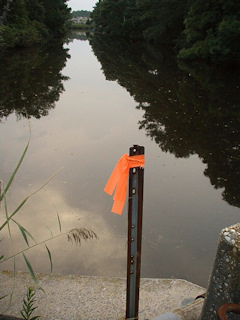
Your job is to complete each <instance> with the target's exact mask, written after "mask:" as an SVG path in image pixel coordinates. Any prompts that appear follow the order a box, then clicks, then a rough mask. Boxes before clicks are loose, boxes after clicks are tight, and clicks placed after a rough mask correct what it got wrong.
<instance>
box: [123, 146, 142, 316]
mask: <svg viewBox="0 0 240 320" xmlns="http://www.w3.org/2000/svg"><path fill="white" fill-rule="evenodd" d="M140 154H144V147H142V146H137V145H134V146H133V147H132V148H130V152H129V155H130V156H134V155H140ZM143 177H144V169H143V168H140V167H139V168H132V169H130V172H129V200H128V257H127V303H126V318H127V319H138V305H139V287H140V269H141V245H142V213H143Z"/></svg>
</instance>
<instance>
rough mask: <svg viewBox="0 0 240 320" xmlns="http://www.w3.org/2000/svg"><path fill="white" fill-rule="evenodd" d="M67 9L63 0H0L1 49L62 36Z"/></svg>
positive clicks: (40, 42)
mask: <svg viewBox="0 0 240 320" xmlns="http://www.w3.org/2000/svg"><path fill="white" fill-rule="evenodd" d="M70 10H71V9H70V8H68V6H67V0H1V1H0V23H1V33H0V43H1V48H2V49H6V48H14V47H29V46H32V45H36V44H43V43H47V42H48V41H49V40H50V39H52V38H53V37H55V38H56V37H57V38H60V37H62V36H63V35H64V34H65V32H66V30H67V23H68V20H69V17H70Z"/></svg>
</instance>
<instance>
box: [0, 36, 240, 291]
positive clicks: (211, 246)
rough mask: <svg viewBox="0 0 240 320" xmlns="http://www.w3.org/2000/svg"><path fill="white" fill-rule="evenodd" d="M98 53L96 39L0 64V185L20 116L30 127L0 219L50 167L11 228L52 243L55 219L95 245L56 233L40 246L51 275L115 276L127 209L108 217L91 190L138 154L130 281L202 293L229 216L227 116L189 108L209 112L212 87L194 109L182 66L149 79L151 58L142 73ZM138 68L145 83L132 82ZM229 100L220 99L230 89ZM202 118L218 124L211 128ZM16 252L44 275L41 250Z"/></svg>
mask: <svg viewBox="0 0 240 320" xmlns="http://www.w3.org/2000/svg"><path fill="white" fill-rule="evenodd" d="M108 45H109V44H108ZM110 47H111V46H110ZM67 48H68V49H69V51H67V50H66V49H67ZM103 48H104V46H103ZM103 48H99V43H97V42H96V43H92V46H91V45H90V44H89V42H88V41H81V40H74V41H73V42H70V43H68V44H66V45H64V49H62V48H61V47H59V48H52V49H51V50H50V51H48V52H42V53H41V54H39V53H38V52H35V51H33V52H29V51H28V53H26V52H23V53H21V55H19V54H18V55H13V58H11V59H12V60H11V61H10V62H9V60H8V59H10V58H8V59H7V60H6V61H5V62H4V63H5V69H4V71H3V74H2V78H3V81H2V83H3V85H2V87H3V89H2V111H1V116H2V123H1V137H2V141H1V179H2V180H3V181H4V182H5V183H6V181H7V180H8V179H9V177H10V175H11V173H12V172H13V170H14V168H15V166H16V164H17V162H18V159H19V158H20V156H21V154H22V152H23V150H24V148H25V146H26V144H27V142H28V139H29V128H28V121H27V120H26V118H25V117H24V116H23V115H24V114H25V109H24V108H27V110H28V115H29V117H30V121H29V122H30V126H31V137H30V146H29V149H28V151H27V154H26V157H25V159H24V161H23V163H22V165H21V168H20V170H19V172H18V173H17V175H16V178H15V180H14V183H13V184H12V186H11V188H10V190H9V192H8V197H7V201H8V212H9V214H10V213H11V212H12V211H13V210H14V209H15V208H16V207H17V206H18V204H19V203H20V202H21V201H22V200H23V199H24V198H25V197H26V196H27V195H29V194H31V193H32V192H34V191H35V190H37V189H38V188H40V187H41V186H42V185H44V183H45V182H46V181H48V179H49V178H50V177H51V176H52V175H53V174H54V173H55V172H56V171H58V170H59V169H61V170H60V172H58V174H57V175H56V176H55V177H54V178H53V179H52V180H51V181H49V182H48V183H47V185H46V186H45V187H44V188H42V189H41V190H40V191H39V192H37V193H36V194H34V195H33V196H32V197H30V199H29V200H28V201H27V203H26V204H25V206H24V207H23V208H22V209H21V210H20V213H18V214H17V215H16V216H15V218H16V220H17V221H18V222H20V223H21V224H22V225H23V226H24V227H25V228H26V229H27V230H28V231H29V232H31V234H32V235H33V236H34V238H35V239H36V240H37V241H42V240H44V239H46V238H49V237H51V232H52V233H53V234H54V235H57V234H59V224H58V220H57V214H58V215H59V217H60V220H61V226H62V232H67V231H69V230H71V229H73V228H76V227H84V228H87V229H89V230H93V231H94V232H96V234H97V235H98V237H99V239H98V240H93V241H87V242H84V241H82V243H81V246H76V245H74V244H71V242H68V241H67V237H66V235H63V236H61V237H58V238H56V239H54V240H51V241H49V242H47V246H48V248H49V249H50V251H51V254H52V260H53V272H54V273H61V274H81V275H96V276H121V277H122V276H126V256H127V208H126V207H125V210H124V212H123V215H122V216H118V215H115V214H113V213H111V207H112V203H113V201H112V198H111V197H110V196H108V195H107V194H105V193H104V191H103V189H104V187H105V184H106V182H107V180H108V178H109V176H110V174H111V172H112V170H113V168H114V166H115V165H116V163H117V161H118V160H119V159H120V157H121V156H122V155H123V154H124V153H127V152H128V150H129V147H130V146H132V145H133V144H139V145H143V146H145V152H146V167H145V181H144V208H143V210H144V213H143V244H142V268H141V276H142V277H151V278H162V277H164V278H171V277H176V278H183V279H186V280H189V281H192V282H194V283H197V284H199V285H202V286H206V285H207V281H208V276H209V273H210V271H211V266H212V263H213V259H214V256H215V252H216V248H217V243H218V236H219V233H220V231H221V229H223V228H225V227H227V226H229V225H231V224H234V223H237V222H239V217H240V211H239V196H238V193H239V181H238V179H237V178H238V177H239V174H240V173H239V168H240V166H239V143H240V139H239V131H238V130H239V127H238V124H239V122H237V121H239V111H237V110H236V112H235V115H237V116H234V117H233V116H232V113H231V115H230V114H229V113H227V112H226V111H222V110H221V112H220V111H219V114H218V115H217V116H216V115H215V114H214V112H213V111H212V113H211V112H210V111H211V110H210V111H209V110H205V111H204V112H203V110H202V109H201V103H202V104H205V103H207V104H208V105H210V106H212V105H214V103H213V101H214V102H215V101H216V98H213V97H212V92H214V90H212V91H210V93H209V96H208V97H206V96H204V97H203V98H201V97H200V100H199V101H200V102H201V103H200V102H199V101H198V102H197V103H196V100H194V99H195V96H196V95H198V96H201V94H199V92H201V93H203V94H204V92H205V91H204V85H203V84H204V81H202V85H203V86H202V87H199V83H198V86H197V87H196V88H195V87H191V88H190V89H189V83H190V84H191V86H193V82H194V81H193V80H192V79H190V82H187V81H186V78H184V76H182V75H183V73H184V72H185V71H183V69H182V70H181V71H179V72H178V73H174V72H175V71H174V72H172V71H171V70H172V68H173V67H172V66H171V65H167V64H166V63H165V62H164V61H165V60H164V59H162V60H161V63H162V65H161V66H163V65H164V66H165V70H163V69H161V70H162V74H161V75H160V72H159V70H160V67H157V69H156V65H155V66H152V69H151V70H149V63H153V59H152V58H151V59H150V58H149V57H147V55H146V57H145V60H144V59H142V61H145V66H143V65H140V63H139V61H138V60H137V59H136V57H135V58H134V57H133V56H130V52H127V51H126V50H122V52H121V53H120V51H118V52H119V55H117V54H116V52H117V51H116V52H115V51H114V50H117V49H116V46H115V47H114V48H115V49H112V50H113V52H111V50H110V49H109V48H107V47H105V48H104V50H106V51H105V52H104V51H103ZM56 50H57V51H56ZM101 50H102V51H101ZM94 53H95V54H94ZM28 55H29V56H28ZM96 56H97V57H96ZM14 57H15V58H14ZM114 57H115V58H114ZM152 57H153V56H152ZM114 59H116V61H115V60H114ZM126 59H129V60H127V61H126ZM99 61H101V63H100V62H99ZM147 67H148V75H149V78H148V76H146V75H145V76H144V74H143V71H144V70H145V71H146V70H147V69H146V68H147ZM144 68H145V69H144ZM174 68H175V66H174ZM174 68H173V69H174ZM133 70H134V72H133ZM174 70H175V69H174ZM154 77H157V81H156V82H153V81H155V79H154V80H153V78H154ZM188 77H189V76H188ZM106 78H107V79H106ZM160 78H161V79H160ZM109 80H110V81H109ZM160 82H161V84H160ZM176 84H178V85H177V87H178V90H176ZM186 88H188V89H189V90H186ZM161 90H162V91H161ZM228 90H229V89H228V88H227V89H226V91H227V92H229V91H228ZM157 92H159V94H160V98H159V97H157V94H158V93H157ZM180 92H181V94H180ZM195 93H196V94H195ZM194 94H195V95H194ZM234 94H235V96H234ZM234 94H231V95H230V96H231V98H232V99H233V96H234V97H236V95H237V94H239V91H236V90H235V91H234ZM207 99H208V100H207ZM218 99H219V97H218ZM220 100H221V101H223V99H222V98H221V97H220ZM229 100H231V99H226V100H224V101H229ZM186 101H191V102H192V103H193V105H194V106H195V107H196V108H195V109H194V110H191V111H190V113H188V110H187V106H186V110H184V109H183V105H186V103H185V102H186ZM209 101H210V102H209ZM224 101H223V103H224ZM234 101H235V100H234ZM168 103H170V105H171V106H172V109H171V108H169V105H168ZM230 104H231V101H230ZM147 105H148V106H151V108H147V107H146V106H147ZM136 106H140V107H138V108H136ZM158 106H161V109H159V108H158ZM179 106H180V107H179ZM229 108H230V107H229ZM229 108H228V110H229ZM159 110H161V111H159ZM238 110H239V109H238ZM209 112H210V113H209ZM224 112H225V113H226V117H225V119H226V120H224V121H225V122H223V121H222V119H223V117H222V113H224ZM237 112H238V113H237ZM173 114H174V116H173ZM197 114H200V115H201V117H200V116H199V117H198V116H197ZM212 114H214V117H215V119H216V118H217V117H218V119H219V123H218V122H217V121H216V123H214V122H213V121H212V118H211V116H210V115H212ZM202 115H204V117H203V116H202ZM171 117H172V119H171ZM170 120H171V121H170ZM208 122H209V123H208ZM230 124H231V125H232V126H233V127H234V128H235V133H234V132H233V131H234V130H233V129H232V128H231V130H230V132H231V133H232V132H233V133H232V135H230V136H229V135H227V133H229V132H227V133H226V132H225V131H224V130H223V127H224V128H226V131H229V130H228V128H229V126H230ZM139 127H141V129H140V128H139ZM211 127H212V129H210V128H211ZM203 128H205V129H206V130H205V129H204V130H203ZM211 130H212V131H211ZM177 136H178V138H177ZM224 141H225V142H224ZM224 143H225V144H224ZM225 145H226V146H227V147H225V148H224V146H225ZM234 148H235V149H234ZM163 150H164V151H163ZM221 152H222V155H221ZM221 157H222V158H221ZM219 165H222V167H219ZM216 187H217V188H216ZM2 221H4V218H3V216H2ZM49 229H50V230H51V232H50V231H49ZM11 233H12V237H13V241H14V249H13V250H14V252H18V251H20V250H22V249H23V248H25V247H26V244H25V243H24V240H23V238H22V235H21V233H20V231H19V229H18V227H17V226H16V225H15V224H14V223H12V224H11ZM31 242H32V241H31ZM2 248H3V254H4V255H5V256H9V255H11V250H12V249H11V245H10V241H9V238H8V236H7V230H5V231H4V232H3V240H2ZM25 253H26V256H27V257H28V259H29V260H30V261H31V263H32V265H33V268H34V270H35V271H36V272H46V273H47V272H49V271H50V264H49V260H48V254H47V251H46V248H45V247H44V245H43V246H38V247H36V248H33V249H31V250H29V251H26V252H25ZM16 263H17V269H18V270H27V268H26V266H25V262H24V260H23V258H22V257H21V255H19V256H18V257H17V260H16ZM12 264H13V263H12V260H10V261H7V262H4V263H3V264H2V269H11V268H12Z"/></svg>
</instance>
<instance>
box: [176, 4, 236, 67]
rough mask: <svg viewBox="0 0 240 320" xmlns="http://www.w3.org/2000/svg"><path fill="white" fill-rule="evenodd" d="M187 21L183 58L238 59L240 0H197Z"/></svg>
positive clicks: (181, 52)
mask: <svg viewBox="0 0 240 320" xmlns="http://www.w3.org/2000/svg"><path fill="white" fill-rule="evenodd" d="M184 23H185V26H186V28H185V31H184V32H185V36H186V41H185V47H184V48H183V49H182V50H181V51H180V55H179V57H180V58H187V59H196V58H200V59H205V60H206V59H208V60H211V61H216V60H217V61H225V60H228V61H229V62H238V61H239V55H240V41H239V39H240V2H239V1H235V0H227V1H226V0H210V1H204V0H196V1H194V2H193V3H192V5H191V7H190V10H189V13H188V17H187V18H186V19H185V21H184Z"/></svg>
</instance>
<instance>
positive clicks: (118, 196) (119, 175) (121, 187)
mask: <svg viewBox="0 0 240 320" xmlns="http://www.w3.org/2000/svg"><path fill="white" fill-rule="evenodd" d="M144 165H145V157H144V154H140V155H136V156H129V155H128V154H127V153H126V154H124V155H123V156H122V158H121V159H120V160H119V161H118V164H117V165H116V167H115V169H114V170H113V173H112V175H111V177H110V178H109V180H108V182H107V185H106V187H105V189H104V191H105V192H107V193H108V194H110V195H112V194H113V192H114V190H115V188H116V192H115V194H114V198H113V200H114V204H113V207H112V212H114V213H117V214H120V215H121V214H122V212H123V209H124V205H125V202H126V198H127V188H128V176H129V169H130V168H136V167H144Z"/></svg>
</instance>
